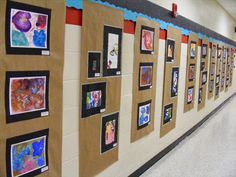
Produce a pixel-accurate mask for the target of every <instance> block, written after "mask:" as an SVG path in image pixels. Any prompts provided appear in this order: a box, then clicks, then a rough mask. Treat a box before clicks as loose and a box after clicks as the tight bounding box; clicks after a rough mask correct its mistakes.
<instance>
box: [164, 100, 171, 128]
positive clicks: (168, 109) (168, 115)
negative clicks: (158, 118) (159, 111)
mask: <svg viewBox="0 0 236 177" xmlns="http://www.w3.org/2000/svg"><path fill="white" fill-rule="evenodd" d="M172 116H173V104H169V105H166V106H164V116H163V124H166V123H167V122H170V121H171V120H172Z"/></svg>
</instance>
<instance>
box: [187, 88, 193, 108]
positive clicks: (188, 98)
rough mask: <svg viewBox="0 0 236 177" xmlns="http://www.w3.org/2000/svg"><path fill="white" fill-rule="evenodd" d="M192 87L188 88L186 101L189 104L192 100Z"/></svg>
mask: <svg viewBox="0 0 236 177" xmlns="http://www.w3.org/2000/svg"><path fill="white" fill-rule="evenodd" d="M193 91H194V90H193V87H189V88H188V95H187V103H188V104H190V103H192V102H193Z"/></svg>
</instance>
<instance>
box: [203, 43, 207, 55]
mask: <svg viewBox="0 0 236 177" xmlns="http://www.w3.org/2000/svg"><path fill="white" fill-rule="evenodd" d="M206 56H207V44H203V45H202V58H205V57H206Z"/></svg>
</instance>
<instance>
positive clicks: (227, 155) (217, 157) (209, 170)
mask: <svg viewBox="0 0 236 177" xmlns="http://www.w3.org/2000/svg"><path fill="white" fill-rule="evenodd" d="M142 177H236V96H234V97H233V98H231V99H230V100H229V101H228V102H227V103H226V104H225V105H224V106H223V107H222V108H221V109H220V110H218V111H217V112H216V113H215V114H214V115H213V116H212V117H210V118H209V119H208V120H207V121H206V122H205V123H204V124H203V125H202V126H201V127H199V128H198V129H197V130H196V131H195V132H193V133H192V134H191V135H190V136H189V137H187V138H186V139H184V140H183V141H182V142H181V143H180V144H179V145H177V147H176V148H174V149H173V150H172V151H171V152H170V153H168V154H167V155H166V156H164V157H163V158H162V159H161V160H159V161H158V162H157V163H156V164H155V165H153V166H152V167H151V168H150V169H149V170H148V171H146V172H145V173H144V174H143V175H142Z"/></svg>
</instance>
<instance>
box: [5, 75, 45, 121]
mask: <svg viewBox="0 0 236 177" xmlns="http://www.w3.org/2000/svg"><path fill="white" fill-rule="evenodd" d="M48 80H49V71H9V72H7V73H6V95H8V96H7V97H6V100H5V103H6V114H7V122H15V121H21V120H26V119H31V118H36V117H41V113H43V112H45V111H46V112H47V114H48V87H49V85H48Z"/></svg>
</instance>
